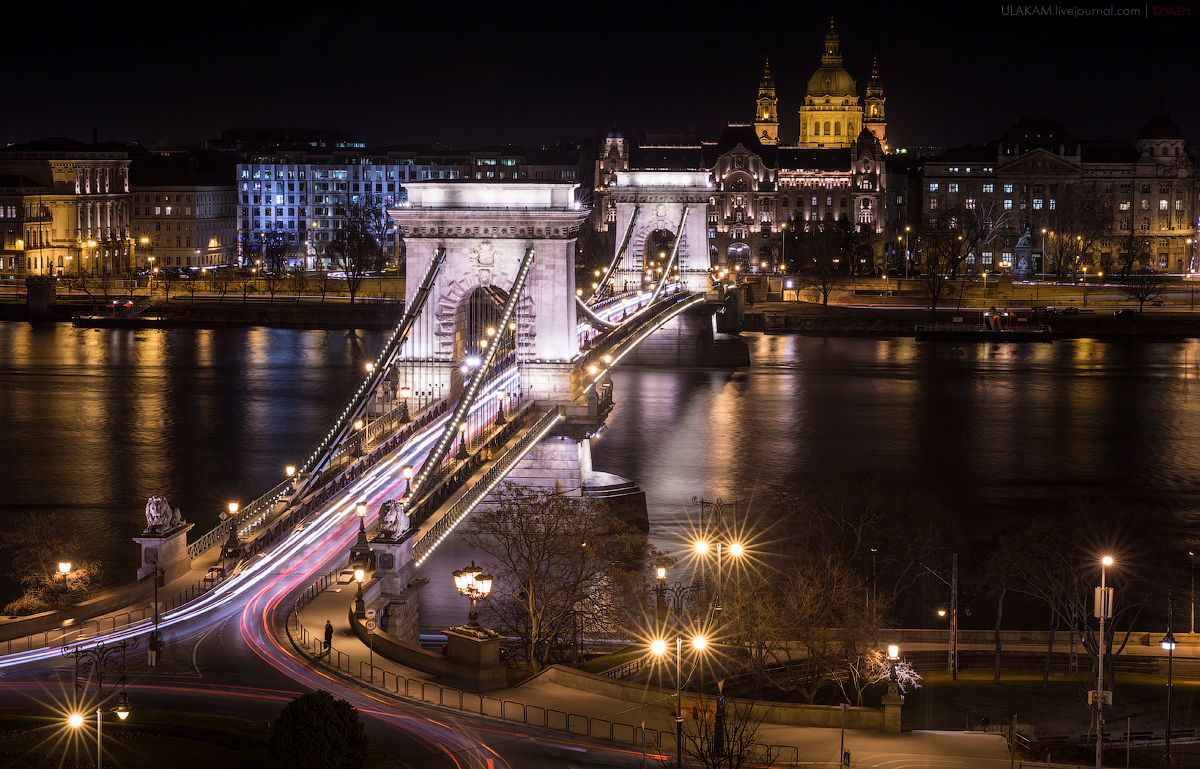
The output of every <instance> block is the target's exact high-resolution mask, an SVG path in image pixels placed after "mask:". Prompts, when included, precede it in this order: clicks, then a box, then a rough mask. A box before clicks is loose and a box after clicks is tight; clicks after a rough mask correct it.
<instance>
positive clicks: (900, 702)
mask: <svg viewBox="0 0 1200 769" xmlns="http://www.w3.org/2000/svg"><path fill="white" fill-rule="evenodd" d="M903 706H904V696H903V695H902V694H900V686H899V685H898V684H897V683H896V682H895V681H888V690H887V694H885V695H883V731H884V732H886V733H888V734H899V733H900V711H901V709H902V708H903Z"/></svg>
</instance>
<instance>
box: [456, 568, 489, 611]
mask: <svg viewBox="0 0 1200 769" xmlns="http://www.w3.org/2000/svg"><path fill="white" fill-rule="evenodd" d="M454 587H455V588H456V589H457V590H458V592H459V595H463V596H466V597H467V598H470V599H471V611H470V613H469V614H468V615H467V619H468V620H469V622H468V623H467V624H469V625H472V626H474V627H478V626H479V603H478V601H479V599H480V598H487V597H488V596H489V595H490V594H491V592H492V577H491V575H490V574H484V573H483V569H481V568H479V567H478V566H476V565H475V562H474V561H471V565H470V566H468V567H467V568H465V569H456V570H455V571H454Z"/></svg>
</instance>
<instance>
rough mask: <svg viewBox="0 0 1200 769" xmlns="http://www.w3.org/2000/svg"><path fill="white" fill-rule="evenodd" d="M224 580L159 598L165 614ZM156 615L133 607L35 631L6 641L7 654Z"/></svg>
mask: <svg viewBox="0 0 1200 769" xmlns="http://www.w3.org/2000/svg"><path fill="white" fill-rule="evenodd" d="M224 580H225V577H224V576H222V577H221V578H219V579H212V578H209V577H201V578H200V579H198V580H196V581H195V582H194V583H192V584H191V585H189V586H188V587H185V588H184V589H183V590H180V591H179V592H178V593H176V594H175V595H173V596H171V597H170V598H166V599H164V600H161V601H159V603H160V604H161V605H162V609H161V611H162V612H163V613H165V612H168V611H170V610H171V609H176V608H179V607H180V606H182V605H183V604H185V603H188V602H189V601H193V600H195V599H196V598H199V597H200V596H202V595H204V594H205V593H208V592H209V591H211V590H212V589H213V588H215V587H216V586H217V585H220V584H221V583H222V582H223V581H224ZM153 615H154V607H153V606H144V607H142V608H140V609H130V610H129V611H126V612H122V613H120V614H110V615H108V616H106V617H100V618H98V619H93V620H88V621H87V622H84V623H82V624H80V625H77V626H70V627H66V626H64V627H58V628H55V629H53V630H46V631H43V632H41V633H31V634H29V635H27V636H22V637H20V638H12V639H9V640H7V641H4V642H3V644H4V646H3V649H4V652H3V654H4V655H8V654H18V653H20V652H29V651H35V650H37V649H45V648H47V647H53V646H63V645H65V644H69V643H74V642H76V641H85V640H87V639H88V638H92V637H95V636H98V635H100V634H101V633H115V632H117V631H118V630H129V629H132V628H135V627H138V626H139V625H141V624H143V623H145V622H146V621H147V620H148V619H153Z"/></svg>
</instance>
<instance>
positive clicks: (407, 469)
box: [400, 465, 413, 499]
mask: <svg viewBox="0 0 1200 769" xmlns="http://www.w3.org/2000/svg"><path fill="white" fill-rule="evenodd" d="M412 477H413V468H412V465H405V466H404V493H403V494H401V495H400V498H401V499H404V498H405V497H407V496H408V486H409V483H411V482H412Z"/></svg>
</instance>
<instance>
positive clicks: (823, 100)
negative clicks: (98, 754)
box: [796, 21, 887, 151]
mask: <svg viewBox="0 0 1200 769" xmlns="http://www.w3.org/2000/svg"><path fill="white" fill-rule="evenodd" d="M840 45H841V43H840V40H839V38H838V36H837V34H836V33H835V32H834V31H833V22H832V21H830V24H829V34H827V35H826V36H825V48H824V51H823V53H822V54H821V66H820V67H818V68H817V70H816V71H815V72H813V74H812V76H811V77H809V79H808V85H807V87H806V90H805V94H804V102H803V103H802V104H801V106H800V121H799V132H798V136H799V138H798V140H797V142H796V143H797V146H800V147H804V148H808V149H824V148H828V149H834V148H838V149H849V148H850V145H851V144H854V143H855V142H857V140H858V134H859V132H860V131H861V130H862V128H863V126H864V125H867V126H868V128H869V129H870V131H871V133H872V134H873V135H874V136H875V138H876V139H877V140H878V141H879V144H880V146H881V147H883V149H884V151H886V150H887V138H886V135H885V134H886V130H887V121H886V119H885V117H884V102H885V99H884V96H883V86H882V84H881V83H880V80H879V70H878V67H877V66H874V67H872V70H871V81H870V83H869V85H868V86H867V99H866V101H867V104H866V116H865V117H864V114H863V103H862V102H861V101H860V100H859V96H858V81H856V80H855V79H854V78H853V77H851V76H850V73H849V72H847V71H846V68H845V67H843V66H842V54H841V49H840Z"/></svg>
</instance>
